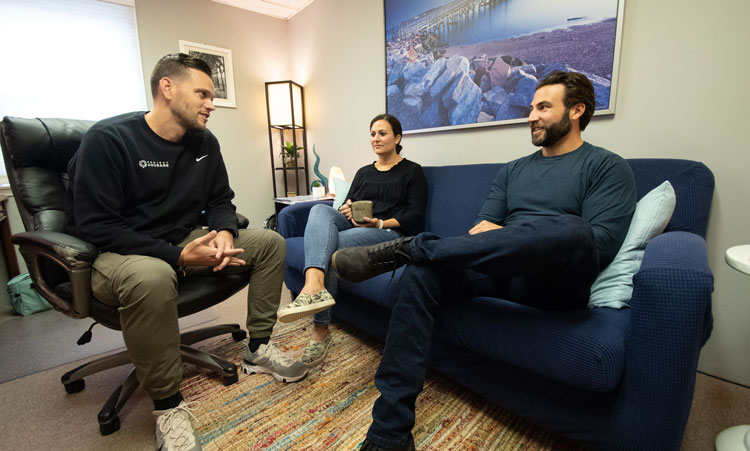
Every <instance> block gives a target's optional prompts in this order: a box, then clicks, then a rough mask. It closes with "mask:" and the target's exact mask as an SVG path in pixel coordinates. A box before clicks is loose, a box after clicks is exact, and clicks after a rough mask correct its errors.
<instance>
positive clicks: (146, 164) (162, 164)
mask: <svg viewBox="0 0 750 451" xmlns="http://www.w3.org/2000/svg"><path fill="white" fill-rule="evenodd" d="M138 166H140V167H142V168H143V169H146V168H168V167H169V161H149V160H141V161H139V162H138Z"/></svg>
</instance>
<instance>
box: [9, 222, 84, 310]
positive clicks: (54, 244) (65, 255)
mask: <svg viewBox="0 0 750 451" xmlns="http://www.w3.org/2000/svg"><path fill="white" fill-rule="evenodd" d="M12 240H13V243H14V244H17V245H18V246H19V250H20V251H21V255H23V258H24V260H25V261H26V266H28V268H29V274H30V275H31V280H32V281H33V282H34V287H35V288H36V290H37V291H38V292H39V294H41V295H42V297H44V298H45V299H46V300H47V301H48V302H49V303H50V304H52V306H53V307H55V309H56V310H60V311H61V312H63V313H65V314H66V315H68V316H72V317H74V318H85V317H87V316H88V314H89V303H90V302H91V265H92V264H93V262H94V260H96V257H97V255H98V252H97V250H96V247H95V246H94V245H93V244H91V243H88V242H86V241H83V240H81V239H79V238H76V237H74V236H71V235H66V234H64V233H59V232H52V231H46V230H45V231H35V232H21V233H16V234H14V235H13V238H12ZM43 262H48V263H50V262H51V263H53V264H55V265H56V266H58V267H60V268H61V269H62V271H64V273H65V274H66V275H67V280H50V278H51V277H53V276H52V275H50V271H45V270H44V269H43V265H44V263H43ZM53 272H54V271H53ZM45 276H47V277H45ZM68 282H69V283H68ZM61 287H68V288H66V289H64V290H63V291H65V293H66V295H65V296H63V295H61V294H62V292H61V291H60V290H59V288H61ZM55 288H58V290H55Z"/></svg>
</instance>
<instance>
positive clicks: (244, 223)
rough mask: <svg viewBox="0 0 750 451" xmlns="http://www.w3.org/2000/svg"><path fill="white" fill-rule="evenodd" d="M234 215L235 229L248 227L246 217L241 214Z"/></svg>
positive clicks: (248, 221) (248, 223) (248, 222)
mask: <svg viewBox="0 0 750 451" xmlns="http://www.w3.org/2000/svg"><path fill="white" fill-rule="evenodd" d="M234 214H235V215H237V227H238V228H240V229H246V228H247V226H248V225H250V220H249V219H247V218H246V217H244V216H242V215H241V214H239V213H237V212H235V213H234Z"/></svg>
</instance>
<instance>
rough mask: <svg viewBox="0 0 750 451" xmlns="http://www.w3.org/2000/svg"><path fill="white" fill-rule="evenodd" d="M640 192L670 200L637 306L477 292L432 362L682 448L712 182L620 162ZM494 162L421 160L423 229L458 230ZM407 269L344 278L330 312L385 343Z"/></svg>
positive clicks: (296, 242)
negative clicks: (537, 304)
mask: <svg viewBox="0 0 750 451" xmlns="http://www.w3.org/2000/svg"><path fill="white" fill-rule="evenodd" d="M628 161H629V163H630V165H631V167H632V168H633V172H634V174H635V178H636V182H637V185H638V196H639V198H640V197H642V196H643V195H644V194H646V193H648V192H649V191H650V190H651V189H653V188H655V187H656V186H658V185H659V184H661V183H662V182H663V181H664V180H669V181H670V182H671V183H672V185H673V187H674V189H675V192H676V195H677V205H676V207H675V211H674V214H673V217H672V219H671V222H670V223H669V225H668V227H667V230H666V231H665V232H664V233H663V234H661V235H659V236H657V237H656V238H654V239H653V240H652V241H651V242H650V243H649V244H648V247H647V248H646V253H645V256H644V259H643V263H642V265H641V268H640V270H639V271H638V273H637V274H636V275H635V277H634V290H633V298H632V300H631V308H627V309H622V310H614V309H609V308H597V309H587V310H581V311H573V312H548V311H541V310H537V309H535V308H531V307H527V306H524V305H519V304H515V303H512V302H508V301H506V300H503V299H497V298H489V297H480V298H475V299H472V300H471V301H468V302H465V303H461V304H460V305H455V306H453V307H451V308H447V309H445V310H444V311H442V312H441V314H440V316H439V324H438V325H437V328H436V330H438V331H440V334H439V335H437V336H435V338H434V340H433V345H432V348H431V357H430V365H431V367H432V368H433V369H435V370H437V371H439V372H441V373H443V374H445V375H447V376H449V377H450V378H452V379H454V380H456V381H457V382H459V383H461V384H462V385H464V386H466V387H468V388H469V389H471V390H473V391H475V392H477V393H479V394H481V395H482V396H484V397H486V398H488V399H489V400H491V401H493V402H495V403H497V404H498V405H500V406H501V407H503V408H505V409H507V410H510V411H512V412H514V413H516V414H518V415H520V416H522V417H524V418H526V419H528V420H530V421H532V422H533V423H535V424H537V425H539V426H542V427H545V428H548V429H549V430H552V431H554V432H556V433H558V434H560V435H562V436H564V437H567V438H570V439H572V440H575V441H577V442H579V443H581V444H582V445H584V446H586V447H590V448H595V449H606V450H628V451H632V450H677V449H679V448H680V445H681V442H682V436H683V433H684V430H685V424H686V423H687V419H688V414H689V413H690V406H691V403H692V399H693V390H694V386H695V374H696V368H697V362H698V356H699V354H700V350H701V347H702V346H703V344H704V343H705V342H706V340H707V339H708V337H709V336H710V334H711V328H712V316H711V293H712V291H713V275H712V273H711V269H710V268H709V266H708V259H707V254H706V244H705V236H706V226H707V223H708V214H709V209H710V206H711V198H712V194H713V188H714V178H713V174H712V173H711V171H710V170H709V169H708V168H707V167H706V166H704V165H703V164H702V163H698V162H694V161H687V160H676V159H633V160H628ZM501 166H502V165H501V164H480V165H465V166H443V167H425V168H424V173H425V176H426V177H427V183H428V186H429V201H428V206H427V219H426V230H427V231H430V232H434V233H437V234H438V235H441V236H452V235H453V236H455V235H460V234H464V233H466V231H467V230H468V229H469V227H470V226H471V224H472V222H473V220H474V218H475V215H476V213H477V212H478V211H479V208H480V206H481V205H482V203H483V202H484V199H485V197H486V195H487V193H488V192H489V188H490V184H491V182H492V180H493V178H494V176H495V174H496V173H497V171H498V169H499V168H500V167H501ZM312 205H313V204H312V203H304V204H296V205H293V206H290V207H287V208H285V209H284V210H282V211H281V212H280V214H279V217H278V230H279V233H281V234H282V235H283V236H284V237H285V238H287V267H286V274H285V277H284V281H285V282H286V285H287V287H289V289H290V290H291V291H292V292H294V293H296V292H298V291H299V290H300V289H301V287H302V285H303V273H302V270H303V267H304V246H303V238H302V236H303V234H304V229H305V225H306V222H307V214H308V212H309V209H310V208H311V207H312ZM402 270H403V268H401V269H400V270H399V271H397V273H396V276H395V279H394V280H393V281H391V280H390V279H391V274H383V275H380V276H378V277H376V278H373V279H370V280H367V281H365V282H362V283H359V284H352V283H348V282H345V281H341V283H340V293H339V295H338V297H337V298H336V306H335V307H334V309H333V313H334V316H335V317H336V318H338V319H340V320H343V321H345V322H347V323H350V324H353V325H354V326H356V327H357V328H359V329H361V330H363V331H364V332H366V333H367V334H369V335H371V336H373V337H376V338H378V339H380V340H384V339H385V336H386V333H387V330H388V319H389V314H390V308H391V306H392V304H393V302H394V300H395V298H396V290H397V286H398V284H397V282H398V278H399V276H400V274H401V272H402Z"/></svg>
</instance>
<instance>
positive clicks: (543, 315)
mask: <svg viewBox="0 0 750 451" xmlns="http://www.w3.org/2000/svg"><path fill="white" fill-rule="evenodd" d="M629 322H630V309H623V310H615V309H585V310H575V311H544V310H539V309H536V308H533V307H529V306H526V305H521V304H516V303H514V302H510V301H506V300H503V299H496V298H487V297H481V298H475V299H472V300H469V301H466V302H462V303H460V304H456V305H452V306H450V307H447V308H445V309H444V310H443V311H442V312H441V313H440V314H439V316H438V324H437V325H436V328H435V331H436V333H439V334H440V335H441V337H442V338H444V339H447V340H449V341H451V342H453V343H455V344H457V345H459V346H462V347H464V348H466V349H470V350H472V351H475V352H478V353H480V354H481V355H484V356H486V357H487V358H490V359H493V360H499V361H502V362H505V363H507V364H510V365H513V366H517V367H520V368H524V369H526V370H529V371H531V372H534V373H537V374H540V375H542V376H546V377H549V378H551V379H554V380H556V381H559V382H562V383H565V384H570V385H573V386H575V387H579V388H582V389H585V390H592V391H598V392H607V391H610V390H613V389H614V388H615V387H616V386H617V384H618V383H619V381H620V378H621V376H622V372H623V368H624V364H625V332H626V330H627V327H628V324H629ZM498 383H502V381H498Z"/></svg>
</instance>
